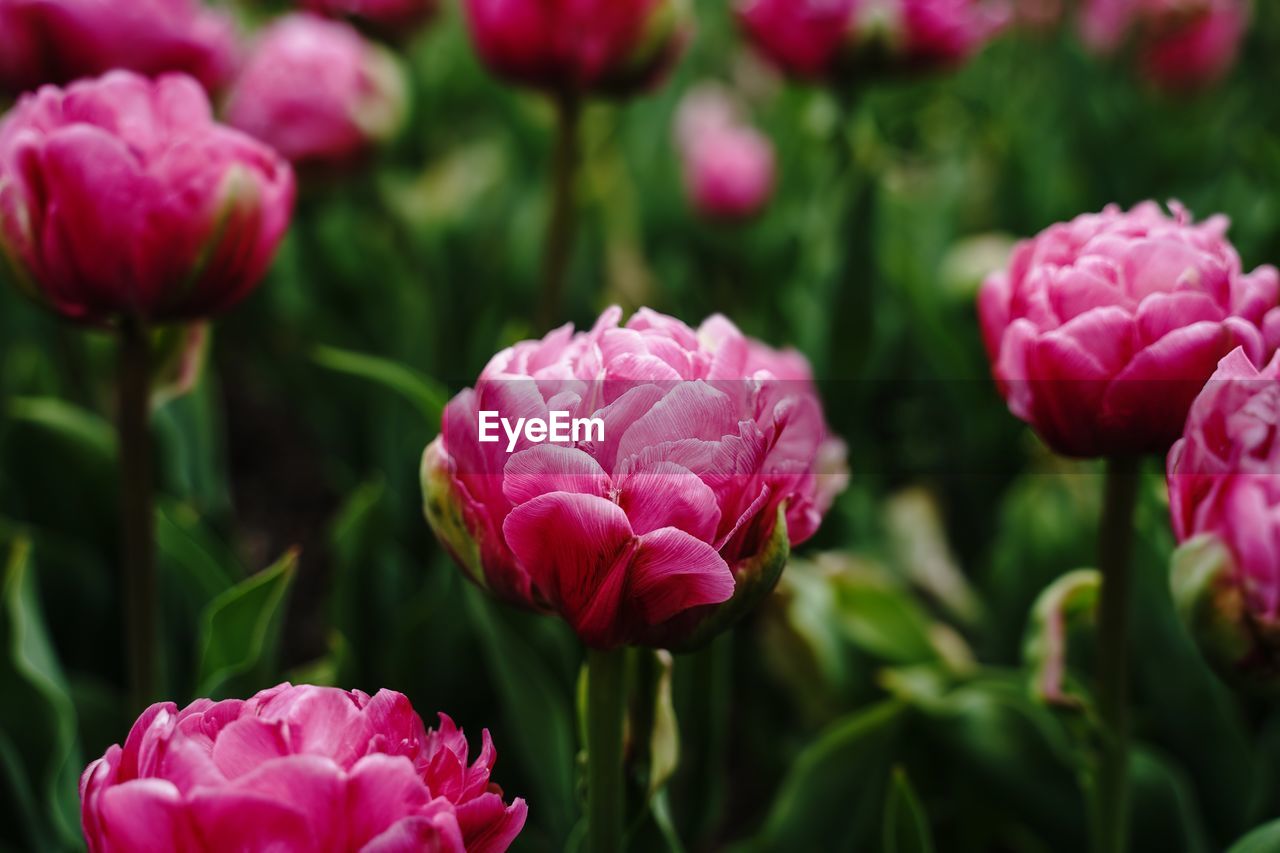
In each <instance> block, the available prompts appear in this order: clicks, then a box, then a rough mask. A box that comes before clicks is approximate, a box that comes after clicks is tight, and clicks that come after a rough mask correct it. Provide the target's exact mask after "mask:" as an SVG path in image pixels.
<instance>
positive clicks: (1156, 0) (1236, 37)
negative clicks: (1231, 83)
mask: <svg viewBox="0 0 1280 853" xmlns="http://www.w3.org/2000/svg"><path fill="white" fill-rule="evenodd" d="M1248 23H1249V4H1248V1H1247V0H1087V2H1085V4H1084V6H1083V9H1082V11H1081V17H1080V30H1081V35H1082V37H1083V39H1084V42H1085V44H1086V45H1088V46H1089V47H1090V48H1091V49H1093V50H1094V51H1096V52H1098V53H1101V54H1111V53H1115V52H1116V51H1117V50H1119V49H1120V48H1122V47H1124V46H1126V45H1132V46H1133V47H1134V48H1135V49H1136V50H1137V52H1138V63H1139V67H1140V68H1141V70H1142V73H1143V74H1144V75H1145V76H1146V77H1147V78H1148V79H1149V80H1151V81H1152V82H1154V83H1155V84H1156V85H1158V86H1160V87H1162V88H1165V89H1171V90H1177V89H1194V88H1197V87H1201V86H1205V85H1208V84H1210V83H1213V82H1215V81H1217V80H1218V79H1220V78H1221V77H1222V76H1223V75H1225V74H1226V73H1227V72H1228V71H1229V70H1230V69H1231V66H1232V65H1234V64H1235V61H1236V56H1237V54H1238V53H1239V50H1240V42H1241V40H1242V39H1243V38H1244V33H1245V28H1246V27H1247V26H1248Z"/></svg>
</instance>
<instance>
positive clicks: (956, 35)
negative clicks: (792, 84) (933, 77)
mask: <svg viewBox="0 0 1280 853" xmlns="http://www.w3.org/2000/svg"><path fill="white" fill-rule="evenodd" d="M1008 17H1009V13H1008V10H1007V8H1005V6H1004V5H1003V4H1000V3H993V2H987V0H888V2H865V0H743V2H741V3H740V5H739V7H738V19H739V21H740V22H741V24H742V27H743V29H744V30H745V31H746V33H747V35H748V36H749V37H750V38H751V40H752V42H753V43H754V44H755V46H756V47H757V48H758V49H759V50H760V51H761V52H762V53H763V54H764V55H765V56H767V57H768V58H769V59H770V60H772V61H773V62H774V63H775V64H776V65H778V67H780V68H781V69H782V70H783V71H786V72H787V73H789V74H794V75H796V76H798V77H802V78H806V79H823V78H832V77H840V76H843V75H846V74H850V73H857V71H859V70H861V69H868V70H874V69H878V68H881V67H887V68H890V69H901V70H912V69H929V68H936V67H939V66H947V65H954V64H957V63H959V62H962V61H963V60H965V59H967V58H968V57H970V56H971V55H973V54H974V53H976V52H977V51H978V50H979V49H981V48H982V46H983V45H985V44H986V43H987V42H988V41H989V40H990V39H991V38H992V37H993V36H994V35H995V34H996V33H997V32H998V31H999V30H1000V29H1001V27H1003V26H1004V24H1005V23H1006V22H1007V20H1008Z"/></svg>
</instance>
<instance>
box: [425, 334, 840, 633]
mask: <svg viewBox="0 0 1280 853" xmlns="http://www.w3.org/2000/svg"><path fill="white" fill-rule="evenodd" d="M621 316H622V312H621V311H620V310H619V309H617V308H611V309H609V310H608V311H606V312H605V313H604V314H603V315H602V316H601V317H600V319H599V320H598V321H597V322H596V324H595V326H594V327H593V328H592V329H591V330H590V331H586V332H578V333H576V334H575V333H574V331H573V329H572V327H571V326H568V325H566V326H563V327H561V328H559V329H556V330H555V331H553V332H551V333H549V334H548V335H547V336H546V337H545V338H543V339H542V340H540V341H524V342H522V343H519V344H516V345H515V346H514V347H512V348H510V349H507V350H504V351H503V352H500V353H498V354H497V355H496V356H494V357H493V359H492V360H491V361H490V362H489V364H488V366H487V367H485V369H484V371H483V372H482V373H481V375H480V379H479V381H478V382H477V383H476V387H475V388H474V389H467V390H465V391H463V392H462V393H460V394H459V395H458V396H457V397H455V398H454V399H453V400H452V401H451V402H450V403H449V405H448V407H447V408H446V409H445V415H444V424H443V430H442V433H441V435H440V437H439V438H438V439H436V441H434V442H432V444H431V446H430V447H428V448H427V452H426V454H425V456H424V459H423V486H424V492H425V498H426V511H427V517H428V519H429V520H430V521H431V523H432V526H433V528H434V529H435V531H436V534H437V535H438V536H439V537H440V538H441V540H442V541H443V542H444V543H445V545H446V546H447V547H448V548H449V549H450V551H451V552H452V553H453V555H454V556H455V558H456V559H457V560H458V561H459V563H460V564H461V565H462V566H463V568H464V569H465V570H466V571H467V572H468V574H469V575H470V576H471V577H472V579H473V580H475V581H477V582H478V583H480V584H481V585H482V586H484V587H486V588H487V589H488V590H489V591H491V592H493V593H494V594H495V595H498V596H499V597H501V598H503V599H506V600H508V601H512V602H515V603H519V604H522V605H524V606H527V607H531V608H535V609H539V610H545V611H551V612H555V613H558V614H560V615H561V616H562V617H564V618H565V619H566V620H567V621H568V622H569V624H570V625H572V626H573V628H574V629H575V630H576V631H577V632H578V634H579V635H580V636H581V637H582V639H583V640H584V641H585V642H586V643H588V644H589V645H592V646H595V647H602V648H608V647H613V646H617V645H621V644H645V645H659V646H667V645H684V644H686V643H690V642H696V640H697V639H701V638H702V637H704V636H706V635H707V634H709V633H710V632H713V631H714V630H715V629H717V628H718V627H720V626H721V624H723V622H725V621H727V620H729V619H731V618H732V617H734V616H736V615H738V614H740V613H741V612H742V611H744V610H745V609H746V608H748V607H749V606H750V605H751V604H752V603H754V601H755V600H757V599H758V598H760V597H761V596H763V595H764V594H765V593H767V592H768V591H769V590H770V589H771V588H772V587H773V584H774V583H775V582H776V580H777V577H778V573H780V572H781V569H782V565H783V562H784V561H785V555H786V543H787V540H790V542H791V543H792V544H796V543H800V542H803V541H804V540H805V539H808V538H809V536H811V535H812V534H813V532H814V531H815V530H816V529H817V527H818V524H819V523H820V521H821V520H822V516H823V514H824V513H825V512H826V510H827V508H828V507H829V506H830V504H831V501H832V499H833V498H834V496H835V493H836V492H837V491H838V490H839V489H840V488H842V487H843V484H844V477H843V446H842V445H841V444H840V443H839V442H838V440H836V439H833V438H832V437H831V436H830V435H829V434H828V432H827V428H826V425H825V423H824V421H823V415H822V408H821V405H820V403H819V402H818V398H817V394H816V393H815V390H814V387H813V383H812V379H811V377H810V374H809V367H808V364H807V363H806V362H805V360H804V359H803V357H801V356H799V355H797V354H795V353H791V352H776V351H774V350H771V349H769V348H767V347H765V346H764V345H763V344H759V343H756V342H754V341H751V340H749V339H747V338H746V337H744V336H743V335H742V333H741V332H739V331H738V329H737V328H735V327H734V326H733V324H732V323H730V322H729V321H728V320H726V319H725V318H724V317H720V316H715V317H711V318H710V319H708V320H707V321H705V322H704V323H703V324H702V325H701V326H699V327H698V329H696V330H694V329H691V328H689V327H688V326H686V325H685V324H684V323H681V322H680V321H678V320H675V319H673V318H671V317H667V316H664V315H662V314H658V313H655V312H653V311H650V310H648V309H641V310H640V311H639V312H637V313H636V314H635V315H634V316H633V317H632V318H631V319H630V320H629V321H628V322H627V324H626V325H625V326H620V325H619V321H620V319H621ZM481 411H495V412H498V413H500V415H501V416H502V417H506V418H508V419H510V421H511V422H513V423H514V422H515V419H516V418H518V417H540V418H543V419H548V418H549V417H550V415H549V413H550V412H552V411H563V412H568V413H570V414H569V416H570V417H574V418H586V417H595V418H599V419H600V420H601V421H602V422H603V424H604V430H603V432H604V435H603V439H602V440H601V439H600V437H599V435H598V434H597V435H588V434H586V433H585V432H584V433H583V434H581V435H580V436H579V438H580V439H581V440H577V441H571V442H562V443H550V442H546V443H539V442H536V441H530V440H529V437H528V436H522V437H520V438H519V439H518V441H517V442H516V443H515V444H514V447H513V451H514V452H511V453H508V452H507V446H508V442H507V440H506V438H505V436H504V437H503V438H502V440H501V441H499V442H496V443H485V442H481V441H480V440H479V437H480V436H479V429H478V425H479V417H480V412H481ZM780 518H781V519H782V521H783V522H784V523H785V525H786V527H785V536H781V535H778V536H775V533H776V534H782V533H783V530H782V529H781V528H777V527H776V524H777V522H778V521H779V519H780ZM717 620H719V621H717Z"/></svg>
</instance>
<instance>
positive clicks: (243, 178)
mask: <svg viewBox="0 0 1280 853" xmlns="http://www.w3.org/2000/svg"><path fill="white" fill-rule="evenodd" d="M293 192H294V183H293V173H292V171H291V170H290V169H289V165H288V163H286V162H285V161H284V160H282V159H281V158H280V157H279V156H278V155H276V153H275V152H274V151H272V150H271V149H269V148H267V147H266V146H264V145H262V144H261V143H260V142H258V141H256V140H254V139H251V138H249V137H248V136H245V135H244V134H242V133H240V132H239V131H235V130H231V129H230V128H226V127H223V126H221V125H219V124H217V123H215V122H214V121H213V118H212V116H211V113H210V108H209V100H208V98H207V97H206V96H205V94H204V92H203V91H202V90H201V89H200V87H199V86H198V85H197V84H196V82H195V81H194V80H192V79H191V78H189V77H186V76H183V75H166V76H163V77H161V78H160V79H158V80H156V81H154V82H152V81H149V80H146V79H145V78H142V77H139V76H138V75H136V74H133V73H131V72H127V71H114V72H112V73H110V74H107V75H106V76H105V77H101V78H99V79H96V80H87V81H82V82H79V83H73V84H72V85H71V86H69V87H68V88H66V89H65V90H63V89H57V88H54V87H52V86H46V87H43V88H41V89H40V90H39V91H38V92H36V93H35V94H31V95H26V96H24V97H23V98H22V99H21V100H20V101H19V102H18V105H17V106H16V107H15V108H14V109H13V111H12V112H11V113H10V114H9V115H8V116H7V117H6V118H5V119H4V120H3V122H0V257H2V258H4V259H5V260H6V261H7V262H8V263H9V264H10V265H11V266H12V268H13V269H14V270H15V271H16V278H17V281H18V283H19V286H21V287H23V289H24V290H26V291H28V292H29V293H30V295H32V296H33V297H35V298H36V299H37V300H38V301H39V302H41V303H43V304H45V305H47V306H48V307H50V308H52V309H53V310H55V311H57V312H58V313H59V314H62V315H63V316H65V317H67V318H70V319H73V320H78V321H81V322H85V323H93V324H102V323H107V322H110V321H111V320H113V319H115V318H117V317H119V316H121V315H133V316H136V317H138V318H139V319H142V320H145V321H159V322H165V321H178V320H190V319H198V318H202V317H207V316H209V315H212V314H215V313H218V312H220V311H223V310H225V309H226V308H229V307H230V306H231V305H233V304H235V303H236V302H238V301H239V300H240V299H241V298H243V297H244V296H245V295H247V294H248V293H249V292H250V291H251V290H252V289H253V288H254V286H255V285H257V283H258V281H259V279H260V278H261V277H262V274H263V273H264V272H265V271H266V268H267V265H268V264H269V263H270V261H271V257H272V255H273V254H274V252H275V248H276V245H277V244H278V243H279V241H280V238H281V236H282V235H283V234H284V231H285V228H286V227H287V226H288V223H289V216H290V212H291V209H292V204H293Z"/></svg>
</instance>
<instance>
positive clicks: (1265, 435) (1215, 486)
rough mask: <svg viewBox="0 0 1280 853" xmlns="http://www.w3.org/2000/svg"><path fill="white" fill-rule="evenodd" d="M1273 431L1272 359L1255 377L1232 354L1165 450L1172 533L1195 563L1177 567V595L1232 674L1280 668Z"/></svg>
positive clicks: (1250, 365)
mask: <svg viewBox="0 0 1280 853" xmlns="http://www.w3.org/2000/svg"><path fill="white" fill-rule="evenodd" d="M1277 427H1280V357H1277V358H1273V359H1272V360H1271V362H1270V364H1268V365H1267V366H1266V367H1265V368H1263V369H1262V370H1258V368H1257V367H1256V366H1255V365H1254V362H1253V361H1251V360H1250V358H1249V357H1248V356H1247V355H1246V354H1245V352H1244V351H1243V350H1241V349H1237V350H1233V351H1232V352H1231V353H1230V354H1229V355H1228V356H1227V357H1226V358H1224V359H1222V362H1221V363H1220V364H1219V365H1218V369H1217V371H1216V372H1215V373H1214V374H1213V377H1212V378H1211V379H1210V380H1209V382H1208V383H1207V384H1206V385H1205V387H1204V390H1203V391H1202V392H1201V393H1200V396H1199V397H1197V398H1196V401H1195V403H1194V404H1193V405H1192V407H1191V412H1190V414H1189V415H1188V416H1187V425H1186V431H1185V433H1184V435H1183V437H1182V438H1181V439H1180V440H1179V441H1178V443H1177V444H1175V445H1174V446H1173V449H1172V450H1171V451H1170V452H1169V464H1168V474H1169V509H1170V512H1171V514H1172V517H1173V529H1174V532H1175V534H1176V535H1177V537H1178V541H1179V542H1183V543H1191V544H1188V545H1186V546H1185V548H1184V552H1183V553H1184V555H1185V554H1192V555H1194V557H1195V558H1194V559H1186V557H1185V556H1184V558H1183V560H1182V561H1181V565H1182V566H1183V569H1182V570H1181V571H1176V572H1175V592H1176V593H1177V595H1178V598H1179V600H1180V602H1184V612H1186V613H1188V615H1189V616H1191V618H1192V621H1193V625H1192V627H1193V629H1197V636H1198V639H1200V640H1201V641H1202V642H1203V643H1204V644H1205V645H1206V646H1207V647H1208V650H1209V651H1210V653H1211V654H1212V655H1213V656H1214V657H1215V658H1216V659H1218V660H1219V661H1220V662H1225V663H1228V664H1229V665H1230V666H1231V667H1232V668H1234V669H1255V668H1257V667H1258V666H1261V665H1265V666H1268V667H1269V668H1271V669H1272V670H1274V669H1276V667H1277V666H1280V476H1277V475H1280V441H1277V439H1276V431H1277ZM1211 545H1212V546H1216V547H1217V549H1218V550H1216V551H1215V550H1213V548H1212V547H1210V546H1211ZM1206 617H1207V618H1206ZM1197 623H1198V624H1197Z"/></svg>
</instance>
